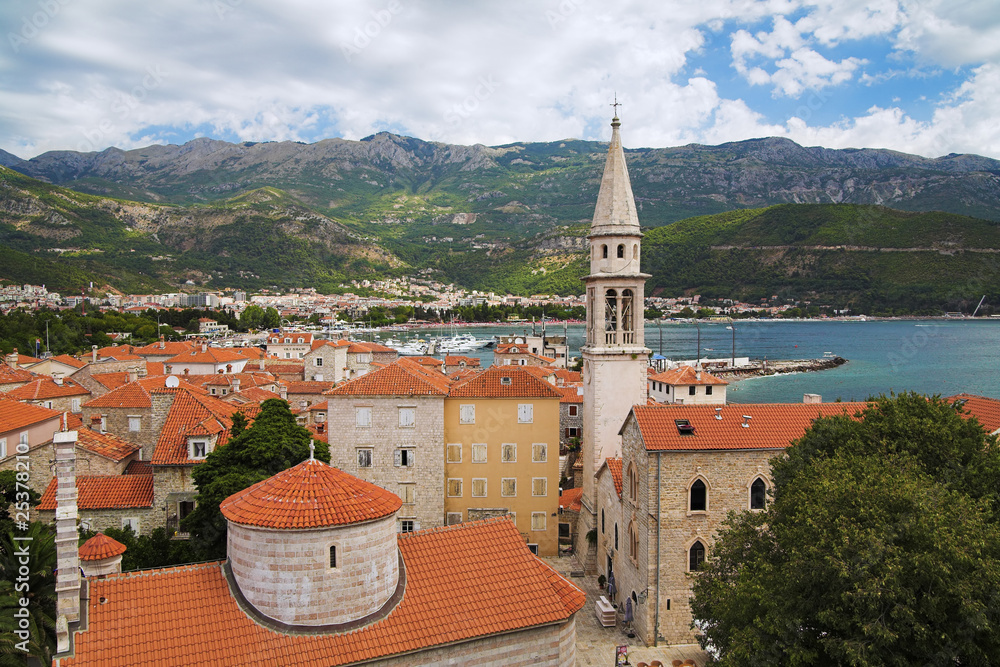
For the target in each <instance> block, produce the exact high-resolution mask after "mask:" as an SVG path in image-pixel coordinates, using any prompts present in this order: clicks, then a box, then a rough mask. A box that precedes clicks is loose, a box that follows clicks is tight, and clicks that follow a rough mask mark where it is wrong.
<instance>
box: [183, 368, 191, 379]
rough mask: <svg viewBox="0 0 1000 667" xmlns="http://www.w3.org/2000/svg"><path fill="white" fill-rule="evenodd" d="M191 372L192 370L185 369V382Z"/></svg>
mask: <svg viewBox="0 0 1000 667" xmlns="http://www.w3.org/2000/svg"><path fill="white" fill-rule="evenodd" d="M190 372H191V369H190V368H185V369H184V379H185V380H186V379H187V377H188V374H189V373H190Z"/></svg>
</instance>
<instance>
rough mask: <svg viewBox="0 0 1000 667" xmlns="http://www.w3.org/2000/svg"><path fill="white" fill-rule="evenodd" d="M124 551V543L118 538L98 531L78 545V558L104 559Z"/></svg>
mask: <svg viewBox="0 0 1000 667" xmlns="http://www.w3.org/2000/svg"><path fill="white" fill-rule="evenodd" d="M123 553H125V545H124V544H122V543H121V542H119V541H118V540H116V539H114V538H112V537H108V536H107V535H105V534H104V533H98V534H97V535H94V536H93V537H92V538H90V539H89V540H87V541H86V542H84V543H83V546H82V547H80V560H88V561H89V560H104V559H105V558H114V557H115V556H120V555H122V554H123Z"/></svg>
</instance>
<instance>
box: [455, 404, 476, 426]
mask: <svg viewBox="0 0 1000 667" xmlns="http://www.w3.org/2000/svg"><path fill="white" fill-rule="evenodd" d="M458 421H459V423H461V424H475V423H476V406H475V405H463V406H461V407H460V408H459V410H458Z"/></svg>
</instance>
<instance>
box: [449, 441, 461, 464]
mask: <svg viewBox="0 0 1000 667" xmlns="http://www.w3.org/2000/svg"><path fill="white" fill-rule="evenodd" d="M461 462H462V445H461V444H460V443H459V444H449V445H448V463H461Z"/></svg>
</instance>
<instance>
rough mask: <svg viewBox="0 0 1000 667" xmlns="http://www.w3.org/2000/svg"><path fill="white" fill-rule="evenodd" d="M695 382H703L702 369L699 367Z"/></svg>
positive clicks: (695, 374) (695, 373)
mask: <svg viewBox="0 0 1000 667" xmlns="http://www.w3.org/2000/svg"><path fill="white" fill-rule="evenodd" d="M694 379H695V382H701V369H700V368H699V369H698V370H696V371H695V372H694Z"/></svg>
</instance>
